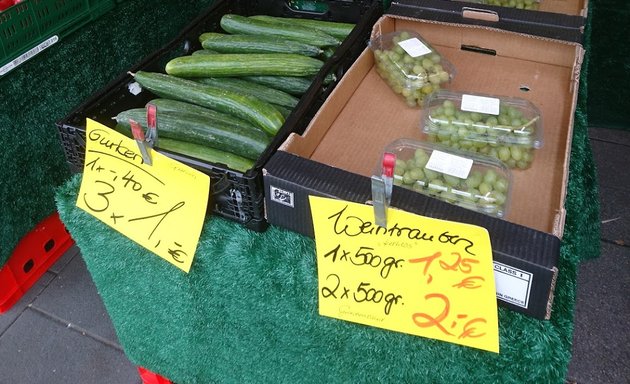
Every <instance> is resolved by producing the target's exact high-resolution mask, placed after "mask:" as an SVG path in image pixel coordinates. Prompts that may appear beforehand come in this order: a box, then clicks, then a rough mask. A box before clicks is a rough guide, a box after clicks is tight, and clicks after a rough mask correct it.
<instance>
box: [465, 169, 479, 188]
mask: <svg viewBox="0 0 630 384" xmlns="http://www.w3.org/2000/svg"><path fill="white" fill-rule="evenodd" d="M482 181H483V175H482V174H481V172H480V171H477V170H475V171H472V172H471V173H470V175H469V176H468V179H466V184H467V185H468V187H470V188H478V187H479V184H481V182H482Z"/></svg>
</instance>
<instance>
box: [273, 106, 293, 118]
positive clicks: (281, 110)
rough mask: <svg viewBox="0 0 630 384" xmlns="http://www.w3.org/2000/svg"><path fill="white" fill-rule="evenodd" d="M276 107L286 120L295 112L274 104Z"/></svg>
mask: <svg viewBox="0 0 630 384" xmlns="http://www.w3.org/2000/svg"><path fill="white" fill-rule="evenodd" d="M274 107H276V109H277V110H278V111H279V112H280V113H281V114H282V116H284V118H285V119H286V118H287V117H289V115H290V114H291V112H293V108H287V107H285V106H283V105H276V104H274Z"/></svg>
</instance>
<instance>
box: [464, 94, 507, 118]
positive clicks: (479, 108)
mask: <svg viewBox="0 0 630 384" xmlns="http://www.w3.org/2000/svg"><path fill="white" fill-rule="evenodd" d="M500 105H501V101H500V100H499V99H497V98H496V97H485V96H475V95H462V106H461V109H462V111H468V112H478V113H486V114H489V115H498V114H499V107H500Z"/></svg>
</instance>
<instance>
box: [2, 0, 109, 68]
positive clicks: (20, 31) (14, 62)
mask: <svg viewBox="0 0 630 384" xmlns="http://www.w3.org/2000/svg"><path fill="white" fill-rule="evenodd" d="M115 5H116V2H115V1H114V0H25V1H23V2H21V3H18V4H16V5H14V6H12V7H10V8H8V9H6V10H5V11H3V12H1V13H0V77H2V76H4V75H6V74H7V73H8V72H9V71H11V70H12V69H14V68H16V67H17V66H19V65H20V64H22V63H23V62H25V61H26V60H28V59H30V58H32V57H33V56H35V55H37V54H38V53H39V52H41V51H43V50H44V49H46V48H48V47H50V46H51V45H53V44H55V43H56V42H58V41H59V40H60V39H61V38H63V37H65V36H67V35H69V34H70V33H72V32H74V31H75V30H77V29H79V28H81V27H82V26H84V25H85V24H87V23H89V22H90V21H92V20H94V19H96V18H97V17H99V16H101V15H102V14H104V13H105V12H107V11H109V10H111V9H112V8H114V6H115Z"/></svg>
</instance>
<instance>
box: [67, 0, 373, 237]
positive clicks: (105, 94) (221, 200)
mask: <svg viewBox="0 0 630 384" xmlns="http://www.w3.org/2000/svg"><path fill="white" fill-rule="evenodd" d="M313 3H314V4H316V5H317V6H318V7H317V10H316V11H312V10H303V9H312V8H309V7H308V6H306V7H302V9H295V8H291V7H290V6H289V5H288V4H289V2H285V1H260V0H259V1H256V0H253V1H251V0H250V1H245V0H237V1H229V0H220V1H216V2H215V3H214V4H213V5H212V6H211V7H209V8H208V9H207V10H206V11H204V12H203V13H202V14H201V15H200V16H199V17H197V18H196V19H195V20H193V21H192V22H191V23H190V24H189V25H188V27H186V28H185V29H184V30H183V31H182V32H181V33H180V34H179V36H178V37H176V38H175V39H174V40H172V41H171V42H170V43H169V44H167V45H166V46H164V47H163V48H161V49H159V50H158V51H156V52H154V53H152V54H151V55H149V56H148V57H146V58H145V59H144V60H142V61H141V62H140V63H138V64H136V65H135V66H133V67H132V68H130V69H129V71H128V72H132V73H133V72H136V71H138V70H145V71H154V72H163V71H164V66H165V65H166V63H167V62H168V61H169V60H171V59H172V58H174V57H177V56H182V55H187V54H190V53H192V52H193V51H195V50H197V49H201V45H200V43H199V40H198V37H199V35H200V34H201V33H203V32H210V31H220V30H221V27H220V26H219V22H220V20H221V17H222V16H223V15H224V14H227V13H235V14H239V15H243V16H249V15H254V14H265V15H271V16H285V17H304V18H311V19H319V20H330V21H339V22H351V23H356V27H355V28H354V30H353V31H352V33H351V34H350V35H349V36H348V37H347V38H346V40H344V42H343V43H342V44H341V45H340V46H339V47H338V48H337V50H336V52H335V53H334V55H333V56H332V57H331V58H329V59H328V60H327V61H326V62H325V63H324V66H323V67H322V69H321V70H320V72H319V73H318V75H317V76H315V78H314V80H313V84H312V85H311V87H310V88H309V90H308V91H307V92H306V93H305V94H304V95H303V96H302V97H301V99H300V101H299V103H298V105H297V106H296V107H295V108H294V109H293V111H292V112H291V114H290V115H289V116H288V117H287V119H286V121H285V123H284V125H283V126H282V128H281V129H280V130H279V132H278V133H277V134H276V136H275V137H274V139H273V140H272V142H271V144H270V145H269V146H268V147H267V149H266V150H265V151H264V152H263V153H262V154H261V156H260V157H259V158H258V160H257V161H256V162H255V164H254V167H253V168H252V169H250V170H248V171H247V172H245V173H241V172H238V171H234V170H231V169H229V168H227V167H226V166H225V165H222V164H214V163H212V164H211V163H206V162H203V161H200V160H196V159H192V158H189V157H186V156H183V155H180V154H176V153H172V152H169V151H165V150H159V152H161V153H163V154H165V155H167V156H169V157H171V158H174V159H176V160H178V161H181V162H182V163H185V164H187V165H190V166H192V167H193V168H196V169H198V170H200V171H202V172H204V173H206V174H208V175H209V176H210V180H211V185H212V190H211V193H210V199H209V207H208V212H209V213H212V214H217V215H219V216H221V217H224V218H227V219H230V220H233V221H236V222H238V223H240V224H242V225H243V226H244V227H246V228H249V229H252V230H255V231H264V230H265V229H266V228H267V221H266V220H265V217H264V189H263V181H262V180H263V177H262V168H263V166H264V164H265V163H266V162H267V160H269V158H270V157H271V155H272V154H273V153H274V152H275V151H276V150H277V149H278V147H279V146H280V145H281V144H282V142H284V140H285V139H286V138H287V137H288V136H289V134H290V133H291V132H297V133H302V132H303V131H304V129H305V128H306V126H307V125H308V123H309V122H310V120H311V119H312V117H313V116H314V115H315V113H316V112H317V111H318V110H319V108H320V107H321V105H322V104H323V103H324V101H325V100H326V98H327V97H328V95H329V94H330V92H332V90H333V89H334V87H335V86H336V85H337V83H338V82H339V80H340V79H341V77H342V76H343V74H344V73H345V71H346V70H347V69H348V68H350V66H351V65H352V63H353V62H354V61H355V60H356V59H357V57H358V56H359V55H360V54H361V52H362V51H363V49H364V48H365V47H366V45H367V42H368V41H369V38H370V33H371V31H372V26H373V25H374V23H375V22H376V21H377V20H378V18H379V17H380V16H381V15H382V14H383V8H382V2H381V1H379V0H375V1H345V0H327V1H317V2H316V3H315V2H313ZM304 4H308V2H305V3H304ZM329 74H333V75H334V76H333V77H334V79H335V80H334V81H332V82H327V81H325V79H326V77H327V75H329ZM134 84H135V82H134V80H133V77H132V76H131V75H129V74H128V73H124V74H122V75H121V76H120V77H119V78H117V79H116V80H114V81H113V82H111V83H110V84H109V85H107V86H106V87H105V88H103V89H102V90H100V91H98V92H96V93H95V94H94V95H92V96H91V97H90V98H89V99H88V100H87V101H85V102H84V103H83V104H81V105H80V106H78V107H77V108H75V109H74V110H73V111H72V112H70V114H69V115H68V116H66V117H64V118H63V119H62V120H60V121H58V122H57V123H56V125H57V128H58V132H59V137H60V140H61V144H62V147H63V150H64V152H65V155H66V159H67V161H68V164H69V166H70V170H71V171H72V172H74V173H77V172H81V171H82V170H83V160H84V158H85V121H86V118H90V119H93V120H95V121H98V122H100V123H102V124H104V125H106V126H109V127H111V128H113V127H114V125H115V122H114V120H113V119H112V117H114V116H116V115H117V114H118V113H119V112H121V111H124V110H126V109H129V108H138V107H144V105H145V104H146V103H147V102H148V101H150V100H151V99H153V98H154V97H155V96H154V95H153V94H151V93H149V92H147V91H144V90H143V91H142V92H140V93H137V92H132V90H133V85H134Z"/></svg>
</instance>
